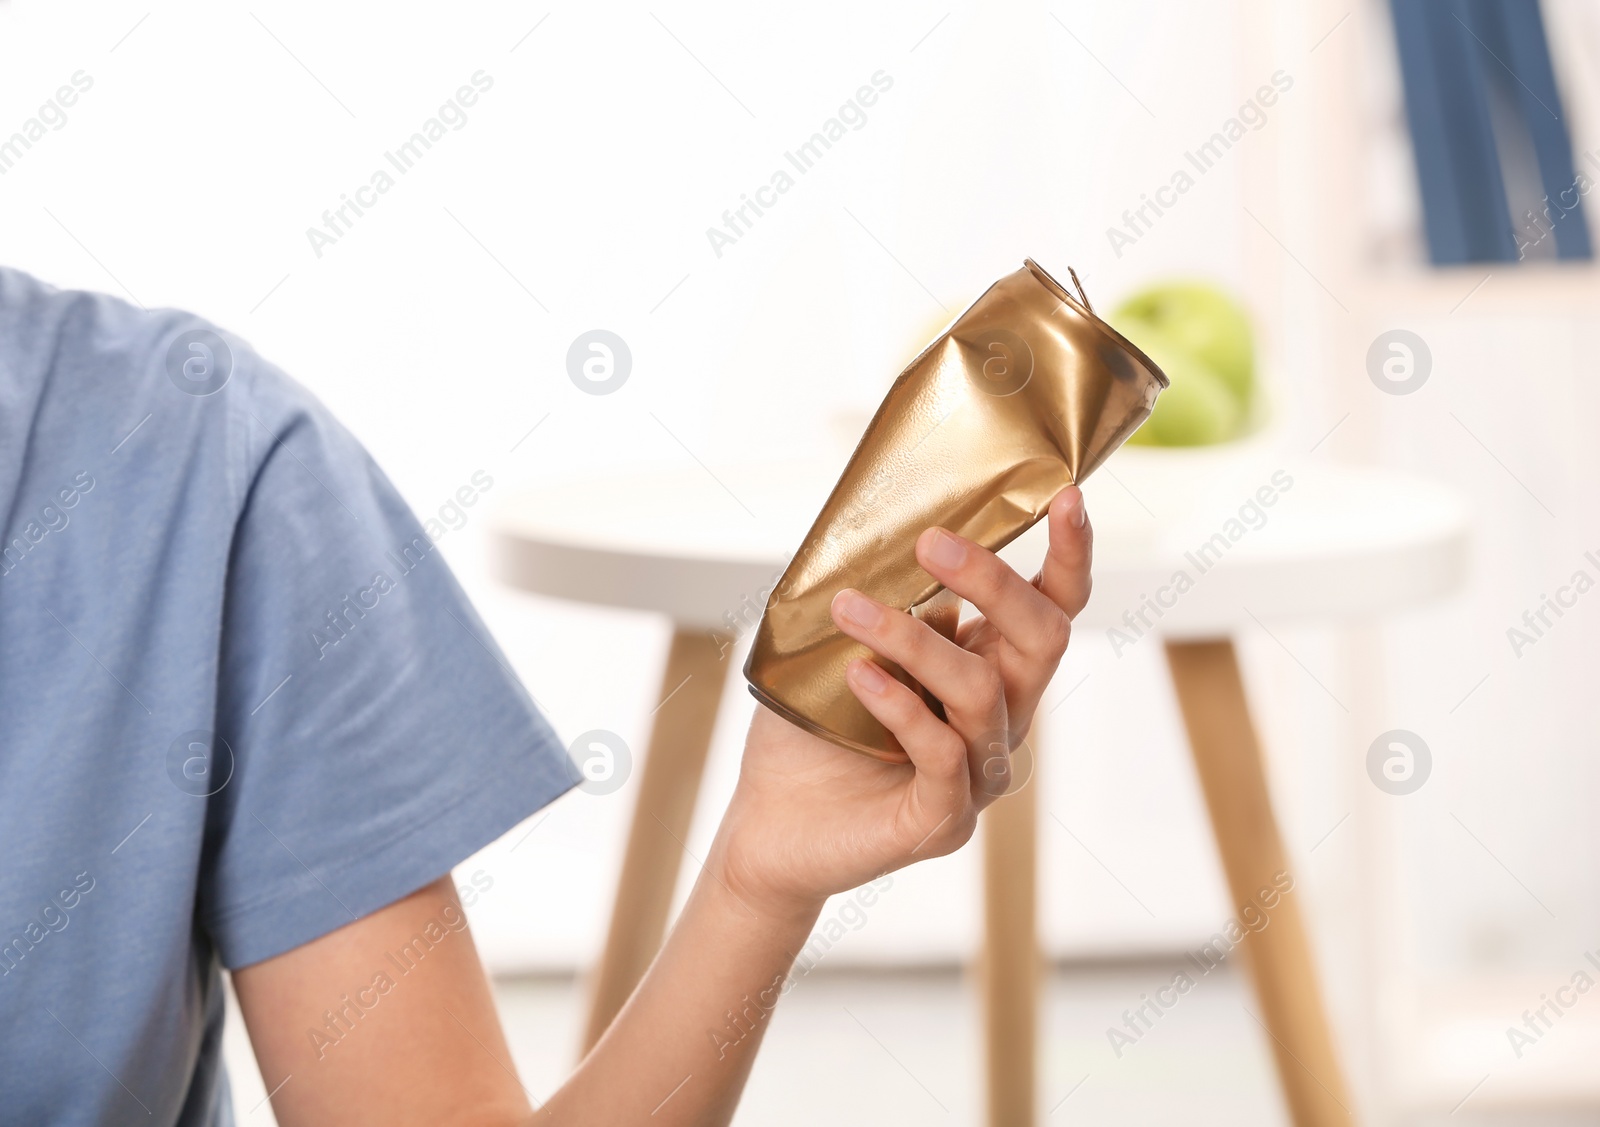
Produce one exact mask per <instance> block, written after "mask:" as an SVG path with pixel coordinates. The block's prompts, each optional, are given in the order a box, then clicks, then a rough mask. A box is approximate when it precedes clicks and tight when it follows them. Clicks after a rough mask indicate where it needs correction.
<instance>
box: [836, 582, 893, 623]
mask: <svg viewBox="0 0 1600 1127" xmlns="http://www.w3.org/2000/svg"><path fill="white" fill-rule="evenodd" d="M834 605H835V606H837V607H838V608H839V614H840V615H841V616H843V617H844V618H847V619H849V620H850V621H851V622H853V623H855V624H856V625H857V626H859V627H861V628H862V629H863V630H872V629H874V628H876V627H877V625H878V623H880V622H882V621H883V610H882V608H881V607H879V606H878V604H877V603H875V602H873V601H872V600H871V599H869V598H867V597H866V596H865V595H863V594H861V592H859V591H851V590H844V591H840V592H839V594H838V596H837V597H836V598H835V599H834Z"/></svg>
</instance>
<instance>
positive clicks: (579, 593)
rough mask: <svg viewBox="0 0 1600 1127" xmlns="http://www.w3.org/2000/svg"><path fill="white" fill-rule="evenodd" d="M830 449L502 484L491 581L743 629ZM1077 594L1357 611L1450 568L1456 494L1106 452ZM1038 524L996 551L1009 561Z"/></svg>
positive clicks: (1029, 546)
mask: <svg viewBox="0 0 1600 1127" xmlns="http://www.w3.org/2000/svg"><path fill="white" fill-rule="evenodd" d="M842 464H843V456H842V455H841V456H839V457H837V458H831V459H830V458H819V459H817V460H816V461H814V462H807V463H772V464H747V465H735V466H715V467H706V466H703V465H700V464H697V463H696V462H694V461H692V460H690V459H688V458H685V459H684V460H683V461H682V462H679V463H671V464H663V465H646V466H640V467H637V468H635V469H632V470H630V471H627V472H619V473H612V474H609V475H606V476H599V477H593V478H588V479H573V480H569V481H564V482H556V483H551V484H547V485H545V486H543V487H541V488H539V489H538V490H534V491H524V492H520V493H513V494H511V495H510V496H509V497H507V498H506V499H505V500H503V501H502V503H501V505H500V506H499V507H498V509H497V511H496V513H495V515H494V518H493V522H492V531H491V537H492V542H493V543H492V559H493V561H494V562H493V567H494V570H495V572H496V574H497V575H498V576H499V577H500V578H501V579H502V580H504V581H506V582H508V583H510V584H511V585H513V586H515V587H518V588H521V589H523V590H528V591H533V592H536V593H539V594H543V595H549V596H555V597H559V598H565V599H573V600H578V601H581V602H587V603H595V604H600V605H604V606H612V607H627V608H634V609H638V610H648V611H656V612H659V613H662V614H665V615H667V616H669V617H670V618H672V619H673V620H674V621H675V622H677V623H679V624H680V625H683V626H691V627H706V628H715V627H725V628H728V627H734V624H736V623H741V622H742V623H744V624H745V625H746V626H748V625H749V624H750V623H751V622H753V617H752V616H759V612H760V607H761V606H762V605H763V603H764V601H765V598H766V593H767V592H768V591H769V590H770V589H771V587H772V586H773V584H774V583H775V582H776V580H777V578H778V576H779V575H780V574H781V573H782V571H783V567H784V565H785V563H786V561H787V559H788V556H789V554H790V553H791V552H792V551H793V550H794V548H795V547H796V546H797V545H798V544H799V543H800V542H801V541H802V540H803V539H804V537H805V534H806V532H807V530H808V529H809V527H810V525H811V521H812V519H813V517H814V516H815V515H816V513H817V511H818V510H819V509H820V508H821V506H822V503H823V501H824V500H825V499H826V497H827V495H828V492H829V490H830V489H831V488H832V486H833V482H834V480H835V478H836V477H837V474H838V472H839V470H840V468H842ZM1084 493H1085V497H1086V503H1087V506H1088V510H1089V515H1090V519H1091V521H1092V522H1093V524H1094V528H1095V568H1094V595H1093V597H1092V598H1091V599H1090V602H1089V605H1088V607H1087V608H1086V609H1085V611H1084V612H1083V615H1082V616H1080V618H1079V620H1078V621H1079V624H1080V625H1083V626H1089V627H1094V628H1118V629H1123V630H1125V631H1127V632H1129V633H1130V634H1133V633H1144V632H1146V631H1148V630H1152V629H1154V630H1159V631H1160V632H1161V633H1163V634H1165V635H1167V636H1174V637H1199V636H1217V635H1223V634H1228V633H1232V632H1233V631H1235V630H1236V629H1238V628H1240V627H1242V626H1248V625H1249V624H1250V623H1251V620H1252V619H1254V620H1255V621H1256V622H1258V623H1267V622H1285V621H1295V620H1305V621H1316V620H1340V619H1350V618H1371V617H1376V616H1381V615H1385V614H1390V613H1394V612H1397V611H1400V610H1403V609H1406V608H1408V607H1412V606H1415V605H1418V604H1421V603H1423V602H1426V601H1428V600H1431V599H1435V598H1438V597H1441V596H1443V595H1445V594H1448V593H1449V592H1450V591H1451V590H1453V589H1454V588H1455V587H1457V586H1458V585H1459V584H1460V582H1461V580H1462V578H1463V577H1464V575H1465V571H1466V567H1467V562H1468V556H1469V552H1468V546H1469V541H1468V524H1467V509H1466V505H1465V502H1464V501H1463V499H1461V498H1460V497H1459V496H1458V495H1457V494H1455V493H1454V492H1453V491H1451V490H1449V489H1447V488H1445V487H1443V486H1441V485H1438V484H1435V483H1432V482H1429V481H1425V480H1422V479H1419V478H1416V477H1411V476H1406V475H1402V474H1397V473H1394V472H1391V471H1379V470H1356V469H1348V468H1339V467H1334V466H1330V465H1326V464H1320V463H1317V464H1313V463H1308V462H1302V463H1298V464H1297V463H1295V462H1294V461H1293V460H1292V459H1286V458H1283V457H1282V456H1281V453H1280V452H1278V451H1275V450H1274V449H1272V447H1271V446H1270V445H1266V444H1261V443H1240V444H1234V445H1233V446H1230V447H1216V448H1210V449H1207V450H1193V451H1177V450H1151V449H1146V448H1135V447H1130V448H1126V449H1124V450H1122V451H1119V452H1118V453H1117V454H1116V455H1115V456H1114V457H1113V459H1112V460H1111V461H1110V462H1109V463H1107V465H1106V466H1105V467H1104V468H1102V469H1101V470H1099V471H1098V472H1097V473H1096V474H1095V475H1094V476H1093V477H1092V478H1091V479H1090V480H1089V481H1088V482H1087V483H1086V484H1085V487H1084ZM1045 544H1046V536H1045V529H1044V526H1043V525H1042V524H1041V525H1039V526H1036V527H1035V528H1034V529H1032V530H1031V531H1029V532H1028V533H1026V534H1024V535H1023V536H1022V537H1020V538H1019V539H1018V540H1017V541H1016V542H1015V543H1014V544H1012V545H1010V546H1009V547H1008V548H1007V549H1006V550H1005V551H1004V552H1003V553H1002V554H1003V555H1004V556H1005V557H1006V559H1007V560H1008V561H1010V562H1011V563H1012V564H1013V566H1015V567H1017V568H1018V570H1019V571H1022V572H1023V573H1024V574H1032V573H1033V572H1035V571H1036V570H1037V569H1038V566H1039V562H1040V561H1041V560H1042V559H1043V556H1044V550H1045Z"/></svg>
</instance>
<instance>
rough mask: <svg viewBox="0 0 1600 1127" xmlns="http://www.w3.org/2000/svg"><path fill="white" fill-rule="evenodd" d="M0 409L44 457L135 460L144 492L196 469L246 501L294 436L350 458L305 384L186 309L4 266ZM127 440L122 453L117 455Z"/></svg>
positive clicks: (345, 441) (0, 275) (343, 437)
mask: <svg viewBox="0 0 1600 1127" xmlns="http://www.w3.org/2000/svg"><path fill="white" fill-rule="evenodd" d="M0 342H3V343H0V400H4V401H5V402H6V405H7V406H8V407H10V408H11V410H10V411H9V412H8V413H10V414H11V415H12V418H13V420H20V419H26V420H28V424H27V425H28V427H29V433H28V434H26V435H17V436H14V437H18V438H25V439H26V440H27V442H28V443H29V444H30V445H32V446H33V447H34V449H35V450H36V451H38V452H39V453H41V454H54V455H56V456H58V457H64V458H66V459H67V460H68V461H70V462H72V463H73V464H76V463H78V462H84V461H86V460H87V461H92V462H96V463H100V462H107V463H108V464H107V468H108V469H109V468H110V465H109V461H108V460H109V459H110V458H111V456H112V452H113V450H115V453H116V454H117V455H118V458H117V460H118V461H121V462H125V463H126V462H137V463H139V464H140V470H141V473H142V474H143V475H145V480H146V484H149V485H155V484H157V483H159V482H160V481H161V480H162V479H163V478H164V477H166V476H167V475H166V474H164V473H163V472H162V467H165V468H167V469H170V470H172V471H181V472H180V473H179V474H178V476H180V477H181V476H188V475H192V473H193V472H194V471H195V470H197V469H205V470H209V471H210V472H211V474H212V475H213V478H214V479H215V480H217V482H218V483H219V484H221V485H224V486H225V488H226V489H227V490H228V492H230V493H231V494H232V495H233V498H234V500H235V501H236V502H242V501H243V499H244V496H245V494H246V493H247V492H248V488H249V484H250V482H251V480H253V478H254V477H255V475H256V473H257V472H258V471H259V469H260V466H261V465H262V463H263V462H265V461H266V460H267V459H268V458H269V457H270V456H271V454H272V451H273V450H274V448H275V447H277V446H279V445H280V444H281V443H282V441H283V440H284V437H285V436H286V435H287V434H289V433H293V432H304V431H306V430H307V429H308V428H309V430H310V431H311V432H314V433H312V434H311V435H309V436H308V438H309V440H314V441H317V442H322V443H332V444H333V445H334V446H336V447H340V448H341V449H343V448H346V447H348V448H349V449H350V452H352V453H354V452H355V450H356V449H357V448H355V447H354V443H353V440H351V439H350V438H349V436H348V435H347V434H346V433H345V432H344V431H343V429H342V428H341V427H340V426H339V425H338V424H337V423H336V422H335V421H334V419H333V417H332V416H331V414H329V412H328V411H327V410H326V408H324V407H323V406H322V404H321V403H320V402H319V401H318V400H317V399H316V397H315V396H314V395H312V394H311V393H310V392H309V391H307V390H306V389H305V388H304V387H302V386H301V385H300V384H298V383H296V382H295V381H294V380H292V379H290V378H289V377H288V376H287V375H285V374H284V373H283V372H282V371H281V370H279V369H278V368H277V367H276V366H275V365H273V364H271V363H269V362H267V361H266V360H264V359H263V358H262V357H261V356H260V355H258V354H257V353H256V352H255V350H254V349H253V348H252V347H251V346H250V344H249V343H248V342H247V341H246V340H245V339H244V338H242V337H240V336H239V335H238V334H236V333H233V332H230V331H229V330H227V329H224V328H222V327H221V326H218V325H216V324H213V323H212V322H210V321H208V320H206V319H205V318H203V317H199V316H196V315H195V314H193V313H189V312H185V311H183V310H178V309H143V308H140V307H139V306H136V305H133V304H131V303H129V302H127V301H124V300H122V299H120V298H117V297H113V296H110V295H107V294H100V293H91V292H87V291H81V290H61V289H56V288H55V287H53V286H49V285H47V284H45V283H43V282H41V281H39V280H37V279H35V278H32V277H29V276H28V275H26V274H24V273H22V272H20V271H16V270H10V269H5V268H0ZM119 443H124V445H121V446H119V445H118V444H119Z"/></svg>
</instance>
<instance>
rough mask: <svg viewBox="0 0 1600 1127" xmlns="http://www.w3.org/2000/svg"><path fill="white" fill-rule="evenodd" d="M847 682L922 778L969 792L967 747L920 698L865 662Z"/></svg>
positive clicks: (854, 665) (848, 672)
mask: <svg viewBox="0 0 1600 1127" xmlns="http://www.w3.org/2000/svg"><path fill="white" fill-rule="evenodd" d="M845 680H846V681H847V682H848V683H849V685H850V690H851V692H853V693H855V695H856V699H857V700H859V701H860V702H861V703H862V705H863V706H864V707H865V708H866V710H867V711H868V712H870V713H872V715H873V716H874V717H875V718H876V719H877V721H878V723H880V724H882V725H883V726H884V727H885V728H887V729H889V732H890V734H891V735H893V736H894V738H895V739H897V740H899V741H900V746H901V747H903V748H905V749H906V754H907V755H909V756H910V757H911V762H912V764H913V765H914V766H915V767H916V769H917V773H918V774H919V775H920V774H923V773H927V774H928V776H929V777H930V778H932V779H935V780H937V781H940V782H944V783H949V784H952V785H954V786H955V787H956V791H957V793H962V792H965V791H966V788H967V745H966V743H965V741H963V740H962V739H961V737H960V736H958V735H956V733H955V731H954V729H952V728H951V727H950V726H949V725H948V724H942V723H940V722H939V718H938V717H937V716H935V715H934V714H933V713H932V712H931V711H930V710H929V709H928V706H927V704H925V703H924V702H923V700H922V698H921V697H920V696H918V695H917V694H916V693H914V692H912V691H911V690H910V689H909V688H907V687H906V686H905V685H903V684H901V683H900V682H899V681H896V680H895V679H894V678H893V677H891V676H889V674H887V673H885V672H884V671H883V669H882V668H881V667H880V666H879V665H878V664H877V663H876V662H872V661H867V660H866V659H865V658H857V659H856V660H854V661H852V662H851V663H850V664H849V666H847V667H846V669H845Z"/></svg>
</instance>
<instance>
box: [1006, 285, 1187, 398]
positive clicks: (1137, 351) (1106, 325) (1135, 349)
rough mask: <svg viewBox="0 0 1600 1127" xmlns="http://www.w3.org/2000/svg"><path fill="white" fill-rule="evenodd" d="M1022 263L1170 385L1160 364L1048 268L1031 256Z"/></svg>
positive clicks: (1159, 380)
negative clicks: (1057, 279)
mask: <svg viewBox="0 0 1600 1127" xmlns="http://www.w3.org/2000/svg"><path fill="white" fill-rule="evenodd" d="M1022 264H1023V265H1024V266H1026V267H1027V268H1028V270H1029V271H1030V272H1031V273H1032V274H1033V276H1034V277H1035V278H1037V279H1039V281H1040V282H1042V283H1044V286H1045V288H1046V289H1048V290H1049V291H1050V292H1051V293H1053V294H1054V295H1055V296H1056V297H1058V298H1060V299H1061V301H1062V304H1064V305H1067V306H1070V307H1071V309H1072V311H1073V312H1074V313H1076V314H1078V315H1079V316H1080V317H1084V318H1087V319H1088V320H1089V322H1090V323H1091V324H1093V325H1096V326H1097V327H1099V328H1100V329H1103V330H1104V331H1105V332H1107V333H1109V334H1110V335H1111V338H1112V339H1113V340H1115V341H1116V342H1117V343H1118V344H1119V345H1121V346H1122V347H1123V348H1126V349H1127V350H1128V351H1129V352H1132V353H1133V354H1134V356H1136V357H1137V358H1138V359H1139V362H1140V363H1142V364H1143V365H1144V366H1145V367H1146V368H1147V369H1149V370H1150V372H1151V374H1152V375H1154V376H1155V377H1156V380H1157V381H1158V382H1159V383H1160V384H1161V386H1162V388H1163V389H1165V388H1168V387H1171V386H1172V381H1171V380H1170V379H1168V378H1167V374H1166V373H1165V372H1163V371H1162V370H1161V368H1160V366H1159V365H1157V364H1156V362H1155V361H1154V360H1151V359H1150V357H1148V356H1146V355H1145V353H1144V350H1143V349H1142V348H1140V347H1139V346H1138V345H1136V344H1134V343H1133V342H1132V341H1131V340H1129V339H1128V338H1127V337H1125V336H1123V335H1122V334H1121V333H1119V332H1117V330H1116V329H1115V328H1114V327H1113V326H1112V325H1111V323H1110V322H1108V321H1107V320H1106V319H1105V318H1104V317H1101V316H1100V315H1099V314H1098V313H1096V312H1095V311H1094V310H1092V309H1089V308H1086V307H1085V306H1084V304H1083V302H1082V301H1080V300H1079V299H1078V298H1077V297H1075V296H1073V295H1072V294H1070V293H1068V292H1067V288H1066V287H1065V286H1063V285H1062V284H1061V283H1060V282H1058V281H1056V280H1055V278H1053V277H1052V276H1051V275H1050V272H1049V271H1048V270H1046V269H1045V268H1044V267H1043V266H1040V265H1039V264H1038V263H1037V262H1035V261H1034V260H1033V259H1031V258H1024V259H1023V260H1022Z"/></svg>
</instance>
